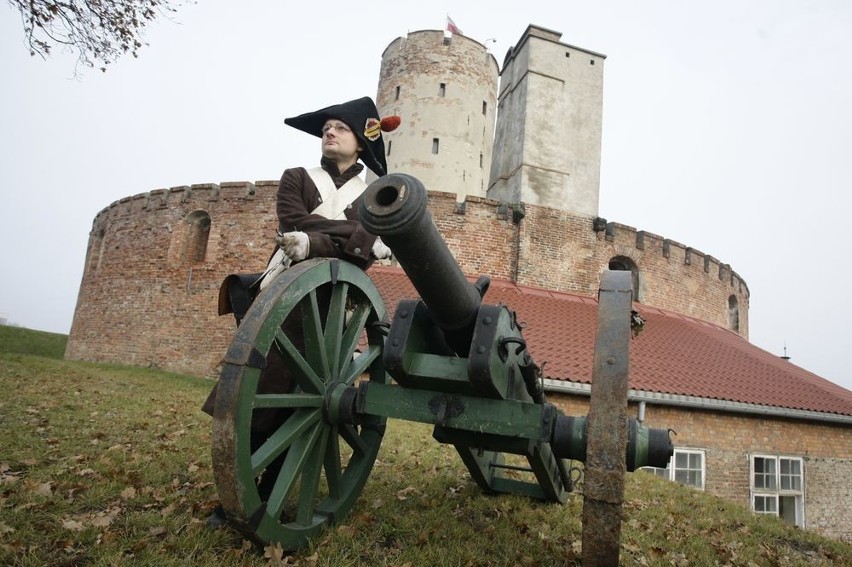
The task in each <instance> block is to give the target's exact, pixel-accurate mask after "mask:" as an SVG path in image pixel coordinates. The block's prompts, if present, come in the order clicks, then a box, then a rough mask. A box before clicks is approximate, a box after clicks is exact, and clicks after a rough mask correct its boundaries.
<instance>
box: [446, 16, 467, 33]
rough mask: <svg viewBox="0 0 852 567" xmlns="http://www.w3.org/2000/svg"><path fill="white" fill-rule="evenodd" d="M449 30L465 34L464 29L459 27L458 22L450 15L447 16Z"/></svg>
mask: <svg viewBox="0 0 852 567" xmlns="http://www.w3.org/2000/svg"><path fill="white" fill-rule="evenodd" d="M447 31H448V32H450V33H454V34H458V35H464V34H463V33H462V31H461V30H460V29H459V28H458V26H457V25H456V23H455V22H454V21H453V20H452V19H451V18H450V17H449V16H447Z"/></svg>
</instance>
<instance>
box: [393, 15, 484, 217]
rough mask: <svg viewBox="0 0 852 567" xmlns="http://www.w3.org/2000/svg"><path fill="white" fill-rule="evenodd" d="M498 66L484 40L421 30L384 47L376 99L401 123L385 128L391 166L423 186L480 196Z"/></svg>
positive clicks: (460, 195) (482, 191)
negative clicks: (395, 126)
mask: <svg viewBox="0 0 852 567" xmlns="http://www.w3.org/2000/svg"><path fill="white" fill-rule="evenodd" d="M497 79H498V68H497V61H496V60H495V59H494V56H493V55H491V54H490V53H488V51H487V50H486V49H485V46H484V45H482V44H481V43H478V42H476V41H474V40H472V39H470V38H468V37H465V36H462V35H453V36H449V35H445V32H443V31H435V30H422V31H415V32H411V33H409V34H408V36H407V37H399V38H397V39H395V40H394V41H393V42H391V43H390V45H388V47H387V48H386V49H385V51H384V53H383V54H382V65H381V72H380V76H379V90H378V94H377V96H376V106H377V107H378V109H379V113H380V114H381V115H382V116H388V115H392V114H397V115H399V116H400V117H401V118H402V125H401V126H400V127H399V128H398V129H397V130H395V131H393V132H389V133H387V134H385V152H386V154H387V156H386V157H387V163H388V172H390V173H393V172H400V173H409V174H411V175H414V176H415V177H417V178H418V179H420V180H421V181H422V182H423V184H424V185H425V186H426V188H427V189H430V190H437V191H445V192H448V193H456V194H457V199H458V200H463V199H464V196H465V195H474V196H479V197H484V196H485V193H486V191H487V189H488V188H487V183H488V176H489V173H490V169H491V151H492V146H493V140H494V117H495V111H496V108H495V107H496V103H497Z"/></svg>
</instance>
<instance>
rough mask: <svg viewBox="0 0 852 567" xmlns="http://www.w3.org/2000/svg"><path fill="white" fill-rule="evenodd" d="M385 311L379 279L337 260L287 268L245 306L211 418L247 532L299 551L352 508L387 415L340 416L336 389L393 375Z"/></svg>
mask: <svg viewBox="0 0 852 567" xmlns="http://www.w3.org/2000/svg"><path fill="white" fill-rule="evenodd" d="M384 318H385V308H384V304H383V302H382V299H381V296H380V295H379V293H378V290H376V288H375V286H374V285H373V282H372V281H371V280H370V279H369V278H368V277H367V275H366V274H365V273H364V272H363V271H361V270H360V269H358V268H357V267H355V266H354V265H352V264H349V263H347V262H344V261H340V260H336V259H315V260H308V261H305V262H302V263H299V264H296V265H294V266H292V267H291V268H289V269H288V270H286V271H285V272H284V273H282V274H281V275H280V276H278V278H277V279H276V280H275V281H273V282H272V283H271V284H270V285H269V286H268V287H267V288H266V289H265V290H264V291H263V292H262V293H261V294H260V295H259V296H258V297H257V299H256V300H255V302H254V304H253V305H252V306H251V308H250V309H249V311H248V313H247V314H246V317H245V319H243V321H242V324H241V325H240V327H239V328H238V330H237V333H236V336H235V338H234V341H233V343H232V344H231V346H230V348H229V349H228V352H227V354H226V356H225V360H224V362H223V368H222V373H221V376H220V379H219V385H218V391H217V394H216V405H215V411H214V419H213V471H214V475H215V478H216V486H217V488H218V491H219V497H220V500H221V502H222V506H223V508H224V509H225V512H226V513H227V515H228V517H229V519H230V520H231V521H232V523H233V524H234V525H235V526H236V527H237V528H239V529H240V530H241V531H242V532H243V533H245V534H246V535H247V536H249V537H251V538H252V539H254V540H256V541H259V542H261V543H271V542H279V543H281V545H282V546H283V547H284V548H286V549H296V548H298V547H301V546H303V545H305V544H306V543H307V541H308V538H310V537H311V536H313V535H314V534H316V533H317V532H318V531H320V530H322V529H323V528H324V527H326V526H327V525H329V524H331V523H333V522H335V521H336V520H339V519H341V518H342V517H344V516H345V515H346V514H347V513H348V512H349V510H350V509H351V508H352V506H353V504H354V503H355V501H356V499H357V498H358V496H359V494H360V493H361V490H362V488H363V486H364V483H365V482H366V480H367V477H368V476H369V474H370V470H371V469H372V467H373V462H374V461H375V459H376V455H377V453H378V450H379V446H380V444H381V441H382V435H383V433H384V426H385V418H383V417H378V416H362V418H361V419H360V420H359V421H358V425H351V424H347V423H341V422H340V420H339V419H338V415H339V409H340V400H339V395H338V394H339V393H340V392H341V391H343V390H345V388H346V387H347V386H351V385H354V384H355V383H356V381H357V380H358V379H359V378H362V377H365V378H366V379H369V380H372V381H378V382H382V383H384V382H386V381H387V380H388V379H387V374H386V373H385V369H384V367H383V365H382V357H381V353H382V348H383V345H384V335H383V334H382V332H381V331H382V329H381V325H380V324H379V323H381V322H382V321H383V320H384ZM364 335H366V340H364V338H363V337H364ZM348 421H350V422H351V421H352V420H351V419H350V420H348Z"/></svg>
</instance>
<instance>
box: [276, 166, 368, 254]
mask: <svg viewBox="0 0 852 567" xmlns="http://www.w3.org/2000/svg"><path fill="white" fill-rule="evenodd" d="M321 166H322V168H323V169H324V170H326V171H327V172H328V173H329V174H330V175H331V178H332V180H333V181H334V186H335V187H337V188H338V189H340V188H341V187H342V186H343V185H344V184H345V183H346V182H347V181H349V180H350V179H351V178H353V177H355V176H356V175H358V174H359V173H361V171H363V169H364V166H363V165H361V164H360V163H356V164H355V165H353V166H352V167H350V168H349V169H347V170H346V171H344V172H343V173H340V172H338V171H337V165H336V164H335V163H334V162H332V161H331V160H328V159H325V158H323V159H322V161H321ZM321 202H322V201H321V199H320V194H319V190H318V189H317V186H316V185H315V184H314V182H313V181H312V180H311V178H310V176H309V175H308V172H307V170H306V169H305V168H303V167H297V168H293V169H287V170H284V174H283V175H282V176H281V181H280V182H279V183H278V195H277V204H276V212H277V213H278V230H279V231H280V232H290V231H294V230H299V231H302V232H305V233H307V235H308V238H309V239H310V249H309V251H308V258H342V259H344V260H348V261H349V262H352V263H353V264H355V265H357V266H358V267H359V268H361V269H366V268H367V267H369V265H370V264H371V263H372V260H373V258H371V256H370V252H371V251H372V249H373V243H374V242H375V241H376V237H375V236H373V235H372V234H370V233H368V232H367V231H366V230H364V227H362V226H361V223H359V222H358V208H359V207H360V205H361V197H358V199H356V200H355V202H354V203H352V206H351V207H347V209H346V211H345V213H344V214H345V215H346V218H347V220H329V219H327V218H325V217H322V216H320V215H314V214H311V211H313V210H314V209H316V208H317V207H318V206H319V204H320V203H321Z"/></svg>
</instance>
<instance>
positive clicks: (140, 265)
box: [65, 181, 749, 377]
mask: <svg viewBox="0 0 852 567" xmlns="http://www.w3.org/2000/svg"><path fill="white" fill-rule="evenodd" d="M277 185H278V183H277V181H258V182H256V183H247V182H237V183H221V184H200V185H192V186H189V187H186V186H184V187H175V188H172V189H159V190H155V191H151V192H149V193H143V194H139V195H135V196H132V197H127V198H124V199H122V200H120V201H117V202H115V203H112V204H111V205H110V206H109V207H107V208H105V209H104V210H102V211H101V212H100V213H98V214H97V216H96V217H95V220H94V222H93V225H92V232H91V234H90V237H89V246H88V251H87V255H86V265H85V270H84V273H83V278H82V281H81V284H80V292H79V295H78V299H77V307H76V310H75V313H74V321H73V323H72V326H71V332H70V335H69V338H68V347H67V350H66V353H65V356H66V358H68V359H70V360H89V361H100V362H117V363H122V364H130V365H135V366H145V367H155V368H162V369H165V370H170V371H173V372H179V373H186V374H192V375H200V376H211V377H212V376H216V373H217V366H218V364H219V361H220V359H221V358H222V356H223V355H224V353H225V350H226V349H227V346H228V344H229V343H230V341H231V338H232V336H233V330H234V324H233V319H232V318H231V317H219V316H218V315H217V300H218V289H219V284H220V282H221V281H222V279H223V278H224V277H225V276H226V275H227V274H230V273H251V272H259V271H262V270H263V268H264V267H265V265H266V262H267V259H268V257H269V255H270V253H271V251H272V248H273V243H272V235H273V234H274V231H275V228H276V224H277V223H276V216H275V192H276V190H277ZM429 209H430V211H431V214H432V218H433V220H434V221H435V224H436V226H437V227H438V229H439V230H440V232H441V234H442V235H443V236H444V239H445V240H446V241H447V244H448V246H449V248H450V250H451V251H452V253H453V254H454V255H455V257H456V259H457V260H458V262H459V264H460V265H461V266H462V268H463V270H464V271H465V272H466V273H468V274H470V275H474V276H475V275H479V274H488V275H490V276H491V277H492V278H494V279H498V278H501V279H509V280H512V281H515V282H517V283H518V284H520V285H528V286H535V287H541V288H546V289H552V290H558V291H565V292H570V293H576V294H580V295H585V296H590V297H595V296H596V295H597V290H598V285H599V281H600V276H601V273H602V271H603V270H604V269H606V268H607V266H608V263H609V261H610V259H611V258H613V257H615V256H621V257H627V258H630V259H631V260H632V261H633V262H634V263H635V265H636V266H637V267H638V270H639V274H640V277H639V282H640V285H639V299H640V302H641V303H645V304H648V305H652V306H655V307H660V308H663V309H667V310H670V311H674V312H677V313H682V314H685V315H688V316H691V317H695V318H698V319H702V320H705V321H709V322H711V323H714V324H717V325H720V326H723V327H727V326H728V323H729V314H728V311H729V309H728V303H729V298H730V297H731V296H733V297H734V298H736V302H737V304H738V306H739V333H740V334H741V335H743V336H745V337H746V338H747V337H748V299H749V293H748V288H747V286H746V285H745V282H743V281H742V280H741V279H740V278H739V276H737V274H736V273H734V272H733V271H732V270H731V269H730V267H729V266H727V265H725V264H722V263H720V262H719V261H718V260H716V259H714V258H713V257H711V256H707V255H705V254H703V253H701V252H699V251H697V250H694V249H691V248H688V247H685V246H683V245H681V244H678V243H676V242H674V241H670V240H667V239H664V238H661V237H659V236H656V235H653V234H650V233H646V232H643V231H637V230H636V229H634V228H631V227H628V226H624V225H620V224H617V223H607V224H606V225H605V226H602V225H601V226H598V227H597V228H598V230H595V227H594V226H593V225H594V223H593V220H592V219H590V218H588V217H584V216H580V215H573V214H571V213H568V212H564V211H557V210H554V209H549V208H545V207H535V206H529V205H527V206H526V207H522V206H521V207H519V206H515V207H512V206H507V205H505V204H502V203H500V202H498V201H494V200H490V199H486V198H482V197H471V196H468V197H467V198H466V199H465V201H464V202H461V203H458V202H456V195H455V194H453V193H445V192H439V191H430V192H429Z"/></svg>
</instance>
